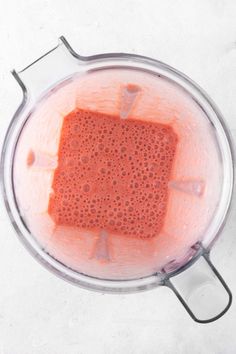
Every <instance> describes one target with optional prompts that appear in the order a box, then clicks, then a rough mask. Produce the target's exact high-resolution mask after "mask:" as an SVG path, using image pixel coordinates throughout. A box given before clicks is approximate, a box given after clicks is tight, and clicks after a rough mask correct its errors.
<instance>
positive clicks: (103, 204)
mask: <svg viewBox="0 0 236 354" xmlns="http://www.w3.org/2000/svg"><path fill="white" fill-rule="evenodd" d="M176 144H177V135H176V134H175V133H174V131H173V129H172V127H170V126H168V125H166V124H160V123H151V122H145V121H140V120H135V119H125V120H121V119H120V117H118V116H112V115H107V114H102V113H98V112H91V111H85V110H81V109H76V110H74V111H73V112H71V113H70V114H69V115H67V116H66V117H65V119H64V123H63V126H62V131H61V139H60V145H59V151H58V167H57V168H56V170H55V173H54V179H53V183H52V188H53V191H54V192H53V193H52V195H51V198H50V202H49V214H50V215H51V217H52V218H53V220H54V221H55V223H56V224H59V225H67V226H76V227H79V228H81V229H86V230H95V231H96V230H98V231H99V230H103V229H105V230H107V231H109V232H112V233H114V234H117V233H118V234H123V235H127V236H131V237H139V238H150V237H154V236H157V235H158V233H159V232H160V230H161V228H162V226H163V222H164V217H165V214H166V208H167V201H168V181H169V178H170V174H171V167H172V163H173V159H174V154H175V149H176Z"/></svg>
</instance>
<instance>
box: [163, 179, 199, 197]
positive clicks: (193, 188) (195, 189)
mask: <svg viewBox="0 0 236 354" xmlns="http://www.w3.org/2000/svg"><path fill="white" fill-rule="evenodd" d="M169 188H171V189H176V190H178V191H180V192H184V193H187V194H192V195H195V196H196V197H201V196H202V195H203V193H204V190H205V182H204V181H201V180H185V181H170V182H169Z"/></svg>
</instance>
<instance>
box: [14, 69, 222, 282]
mask: <svg viewBox="0 0 236 354" xmlns="http://www.w3.org/2000/svg"><path fill="white" fill-rule="evenodd" d="M219 171H220V161H219V157H218V154H217V149H216V145H215V138H214V135H213V134H212V131H211V126H210V123H209V122H208V120H207V119H206V117H205V116H204V113H203V112H202V111H201V110H200V108H199V107H198V106H197V104H196V103H195V102H194V101H193V100H192V99H191V97H189V96H188V95H187V94H186V93H185V91H184V90H182V89H180V88H178V87H177V86H175V85H174V84H173V83H171V82H169V81H167V80H164V79H162V78H159V77H154V76H152V75H148V74H144V73H141V72H138V71H136V72H135V71H133V72H129V71H127V70H118V69H116V70H110V71H101V72H98V73H90V74H87V75H84V76H75V77H74V78H73V80H70V81H69V82H67V83H66V84H64V85H62V86H61V87H60V88H58V89H57V90H54V91H53V93H51V94H50V95H48V96H47V97H46V98H45V99H43V100H42V101H41V102H40V103H39V104H38V106H37V109H36V110H35V112H33V113H32V114H31V117H30V118H29V120H28V122H27V124H26V126H25V128H24V130H23V133H22V135H21V137H20V140H19V143H18V147H17V151H16V158H15V163H14V185H15V192H16V197H17V202H18V204H19V207H20V209H21V213H22V215H23V217H24V219H25V222H26V224H27V226H28V228H29V229H30V231H31V233H32V234H33V236H34V237H35V238H36V239H37V240H38V242H39V243H40V244H41V245H42V247H44V248H45V249H46V251H47V252H48V253H49V254H51V255H52V256H53V257H54V258H56V259H58V260H59V261H60V262H61V263H63V264H65V265H66V266H68V267H70V268H73V269H75V270H77V271H79V272H81V273H85V274H88V275H91V276H96V277H102V278H109V279H131V278H135V277H140V276H146V275H150V274H153V273H154V272H157V271H160V270H161V269H162V268H163V267H165V266H166V265H168V264H170V263H171V262H172V261H181V259H183V258H184V257H185V256H186V253H188V252H189V249H190V247H191V246H193V245H194V244H195V243H196V242H198V241H200V240H202V239H203V238H204V237H205V232H206V229H207V227H208V225H209V224H210V222H211V219H212V217H213V215H214V212H215V209H216V205H217V202H218V199H219V194H220V187H219V186H220V180H219V175H220V173H219Z"/></svg>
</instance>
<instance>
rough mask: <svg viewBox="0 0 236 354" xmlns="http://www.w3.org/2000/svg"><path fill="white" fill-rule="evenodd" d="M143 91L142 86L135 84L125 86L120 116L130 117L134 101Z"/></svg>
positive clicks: (122, 117) (123, 117)
mask: <svg viewBox="0 0 236 354" xmlns="http://www.w3.org/2000/svg"><path fill="white" fill-rule="evenodd" d="M140 91H141V89H140V87H139V86H137V85H134V84H129V85H127V86H125V87H124V88H123V90H122V93H121V105H120V118H121V119H126V118H128V116H129V114H130V112H131V110H132V108H133V105H134V102H135V100H136V98H137V96H138V93H139V92H140Z"/></svg>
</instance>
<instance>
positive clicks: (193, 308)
mask: <svg viewBox="0 0 236 354" xmlns="http://www.w3.org/2000/svg"><path fill="white" fill-rule="evenodd" d="M163 285H164V286H167V287H168V288H170V289H171V290H172V291H173V292H174V293H175V295H176V296H177V298H178V299H179V301H180V302H181V303H182V305H183V306H184V307H185V309H186V310H187V312H188V313H189V315H190V316H191V317H192V319H193V320H194V321H196V322H199V323H209V322H213V321H215V320H217V319H218V318H220V317H221V316H223V315H224V314H225V313H226V311H227V310H228V309H229V308H230V306H231V303H232V293H231V291H230V289H229V287H228V286H227V284H226V283H225V281H224V279H223V278H222V276H221V275H220V274H219V272H218V271H217V270H216V268H215V267H214V265H213V264H212V262H211V260H210V257H209V252H208V251H206V250H204V251H203V253H202V255H201V257H200V258H199V259H198V260H197V262H195V263H194V264H193V265H192V266H191V267H190V268H188V269H186V270H185V271H183V272H181V273H178V274H177V275H173V276H169V277H167V278H166V279H165V280H164V281H163Z"/></svg>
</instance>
